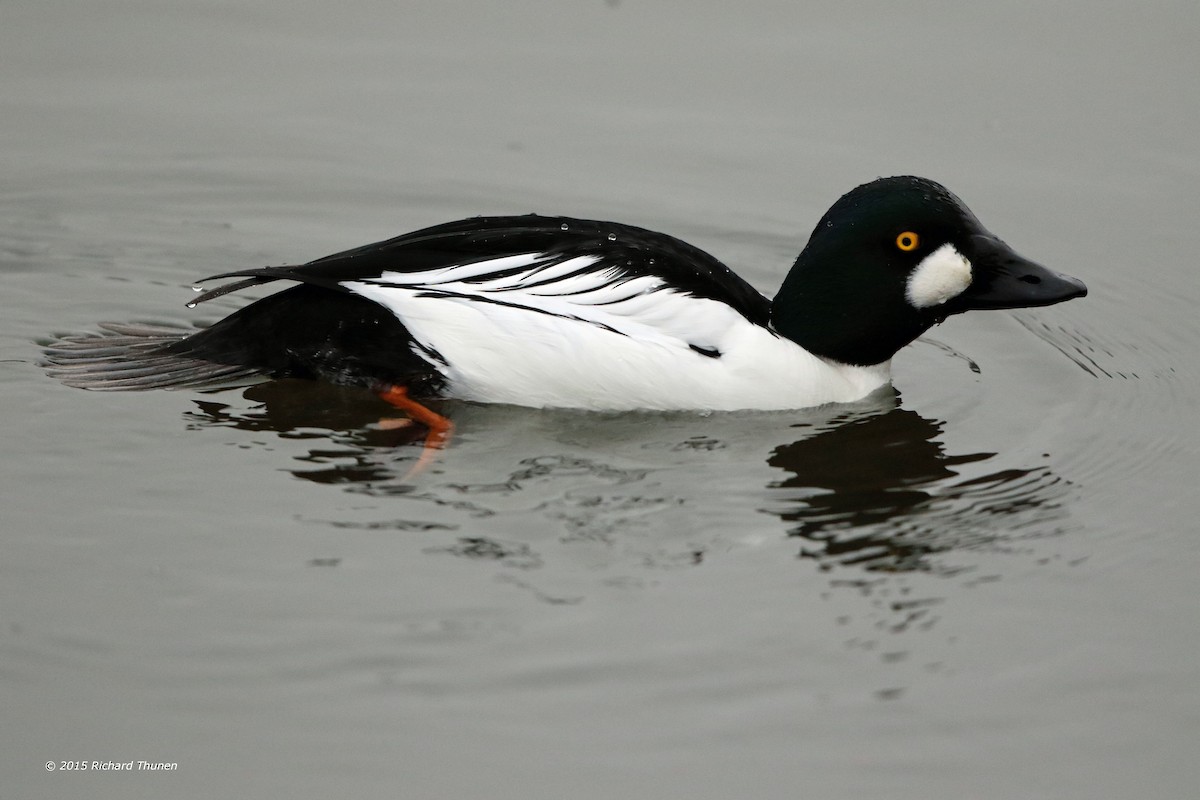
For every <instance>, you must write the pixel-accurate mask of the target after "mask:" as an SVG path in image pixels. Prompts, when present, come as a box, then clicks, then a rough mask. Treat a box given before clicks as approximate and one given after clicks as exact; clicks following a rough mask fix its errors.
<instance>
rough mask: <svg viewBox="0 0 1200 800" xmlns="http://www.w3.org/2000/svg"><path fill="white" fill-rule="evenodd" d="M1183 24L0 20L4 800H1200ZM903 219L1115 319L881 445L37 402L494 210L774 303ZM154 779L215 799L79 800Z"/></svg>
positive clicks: (926, 413) (935, 393)
mask: <svg viewBox="0 0 1200 800" xmlns="http://www.w3.org/2000/svg"><path fill="white" fill-rule="evenodd" d="M1198 23H1200V12H1198V11H1197V10H1196V7H1195V6H1194V4H1183V3H1154V4H1150V5H1141V6H1136V7H1135V6H1133V5H1120V4H1101V5H1097V4H1094V3H1082V2H1077V1H1075V2H1066V3H1061V4H1057V5H1054V6H1046V5H1045V4H1033V3H1019V4H997V5H990V4H989V5H983V4H949V3H936V2H927V3H916V4H892V3H865V4H844V6H843V7H839V8H838V9H836V10H830V9H828V8H824V7H821V6H812V7H807V6H806V5H805V4H797V3H794V2H788V3H782V2H779V3H773V2H766V1H765V0H764V1H763V2H757V1H755V0H751V1H750V2H747V3H741V4H738V5H737V7H736V9H734V7H733V6H731V5H728V4H719V3H703V2H702V3H696V2H691V3H684V2H679V1H678V0H665V1H664V2H653V3H650V2H633V1H632V0H623V1H622V2H601V1H600V0H593V1H589V2H579V3H567V4H564V3H551V2H524V1H522V2H508V3H503V4H494V5H483V4H478V3H457V2H440V3H437V4H432V3H430V4H407V3H372V2H345V3H338V4H325V3H317V2H311V1H310V0H303V1H302V2H290V3H276V2H271V1H270V0H250V1H249V2H243V3H236V4H230V3H201V2H186V3H184V2H181V3H171V4H161V3H149V2H145V1H144V0H128V1H127V2H117V0H97V1H96V2H89V3H86V4H85V3H75V2H66V1H65V0H59V1H58V2H47V1H46V0H42V1H41V2H36V3H34V2H25V1H24V0H17V1H16V2H8V3H5V4H4V5H3V7H2V8H0V283H2V290H3V291H2V300H0V307H2V309H3V316H2V318H0V320H2V324H0V384H2V385H3V389H2V391H3V397H4V411H5V413H4V414H2V415H0V441H2V442H3V448H4V456H3V458H0V486H2V487H3V497H2V503H0V543H2V544H0V720H2V722H0V781H2V782H3V785H4V788H3V789H0V795H3V796H4V797H16V798H26V797H56V798H57V797H87V798H131V797H223V796H228V797H256V798H273V797H280V798H283V797H288V798H291V797H318V796H322V797H323V796H345V797H420V798H440V797H455V798H467V797H488V798H530V797H571V798H613V797H623V798H671V797H691V798H730V797H758V798H775V797H779V798H783V797H804V798H830V799H836V798H856V799H859V798H901V799H903V798H914V800H915V799H916V798H920V800H929V799H930V798H954V799H956V800H957V799H960V798H987V799H990V798H996V799H997V800H999V799H1000V798H1006V799H1007V798H1081V799H1082V798H1087V799H1088V800H1095V798H1129V797H1152V798H1171V799H1176V798H1184V797H1194V796H1196V787H1197V786H1200V767H1198V761H1197V759H1196V749H1197V741H1198V738H1200V636H1198V635H1197V631H1198V625H1197V623H1198V621H1200V604H1198V603H1197V601H1196V599H1195V594H1194V591H1195V590H1194V586H1195V583H1196V575H1197V574H1198V573H1200V569H1198V568H1200V557H1198V552H1200V550H1198V548H1197V546H1196V542H1195V538H1196V535H1197V533H1198V532H1200V531H1198V530H1197V529H1198V528H1200V523H1198V522H1197V512H1200V502H1198V500H1197V493H1196V486H1195V484H1196V475H1197V474H1198V472H1200V455H1198V452H1200V436H1198V435H1197V425H1196V410H1197V399H1196V398H1197V388H1198V380H1197V365H1198V361H1200V360H1198V359H1197V357H1196V355H1195V353H1196V348H1197V345H1198V344H1200V326H1198V325H1197V322H1196V320H1197V316H1196V313H1195V308H1194V306H1195V304H1196V301H1197V299H1200V286H1198V282H1197V279H1196V274H1197V273H1196V264H1195V258H1196V256H1195V254H1196V253H1197V252H1200V227H1198V226H1197V225H1196V215H1197V212H1198V211H1200V190H1198V189H1197V186H1200V145H1198V144H1197V138H1196V135H1195V131H1196V130H1197V126H1198V123H1200V102H1198V100H1200V90H1197V88H1196V86H1197V84H1196V81H1195V76H1196V75H1197V74H1200V55H1197V49H1196V47H1195V41H1196V35H1197V33H1198V32H1200V25H1198ZM898 173H915V174H923V175H927V176H929V177H931V178H934V179H936V180H940V181H942V182H944V183H945V184H946V185H948V186H949V187H950V188H951V189H952V190H954V191H955V192H956V193H958V194H959V195H960V196H961V197H963V198H964V199H965V200H966V202H967V203H968V204H969V205H970V206H971V207H972V208H973V210H974V211H975V212H976V213H977V214H978V215H979V216H980V218H981V219H982V220H983V221H984V223H985V224H987V225H988V226H989V227H990V228H991V229H992V230H994V231H995V232H996V233H998V234H999V235H1000V236H1002V237H1003V238H1005V239H1006V240H1007V241H1009V242H1010V243H1011V244H1012V245H1013V246H1014V247H1015V248H1016V249H1018V250H1019V251H1020V252H1022V253H1024V254H1026V255H1028V256H1029V257H1031V258H1034V259H1036V260H1038V261H1040V262H1042V263H1045V264H1047V265H1048V266H1050V267H1052V268H1054V269H1057V270H1059V271H1062V272H1067V273H1070V274H1073V275H1077V276H1079V277H1080V278H1082V279H1083V280H1085V281H1086V282H1087V283H1088V286H1089V288H1090V290H1091V294H1090V295H1089V296H1088V297H1087V298H1086V299H1084V300H1079V301H1073V302H1071V303H1068V304H1065V305H1061V306H1056V307H1053V308H1046V309H1036V310H1025V311H1014V312H988V313H975V314H971V315H965V316H962V317H958V318H955V319H953V320H951V321H949V322H947V323H945V324H943V325H942V326H940V327H938V328H936V329H934V330H932V331H930V332H929V334H928V335H927V336H926V337H925V338H924V339H922V340H921V341H919V342H917V343H916V344H915V345H914V346H912V347H911V348H908V349H907V350H905V351H904V352H903V353H901V354H900V356H899V357H898V358H897V360H896V364H895V373H896V374H895V391H894V392H893V391H885V392H881V393H879V394H878V395H876V396H874V397H872V398H871V399H869V400H868V401H865V402H863V403H861V404H857V405H854V406H849V407H836V408H823V409H815V410H811V411H803V412H789V413H746V414H711V415H703V414H686V413H679V414H585V413H578V412H571V411H553V412H551V411H535V410H529V409H518V408H509V407H487V406H480V405H470V404H461V403H447V404H446V405H445V406H444V410H445V411H446V413H448V415H449V416H451V417H452V418H453V420H454V421H455V423H456V425H457V429H458V434H457V436H456V438H455V439H454V441H453V443H452V445H451V447H449V448H448V449H447V450H446V451H444V452H443V453H441V454H440V457H439V459H438V461H437V463H436V464H435V465H434V467H433V468H432V469H431V470H428V471H427V472H425V473H423V474H421V475H419V476H417V477H415V478H411V479H406V478H405V474H406V473H407V472H408V470H409V468H410V467H411V466H412V464H413V463H414V461H415V458H416V456H417V455H418V453H419V448H417V447H414V446H413V445H412V443H411V441H410V440H411V433H406V432H405V431H385V430H381V429H380V428H379V426H378V424H377V422H378V420H379V418H380V417H381V416H382V415H384V414H385V413H386V408H385V407H382V406H381V405H380V403H379V402H378V401H377V400H375V399H374V398H372V397H371V396H369V395H364V394H363V393H359V392H353V391H346V390H339V389H334V388H331V387H323V386H316V385H311V384H305V383H301V382H278V383H271V384H264V385H261V386H258V387H254V388H251V389H248V390H238V391H227V392H219V393H212V394H198V393H189V392H157V393H143V394H98V393H89V392H83V391H78V390H73V389H69V388H66V387H63V386H60V385H59V384H58V383H56V382H54V381H53V380H51V379H49V378H47V377H45V376H44V375H43V373H42V371H41V369H40V368H39V367H38V366H37V364H36V362H37V358H38V343H39V342H45V341H46V340H47V339H48V338H49V337H51V336H52V335H54V334H57V333H63V332H72V331H86V330H91V329H93V328H94V326H95V323H96V322H97V321H99V320H115V321H127V320H145V321H155V322H163V323H171V324H184V325H188V324H203V323H205V322H211V321H212V320H213V319H215V318H216V317H218V316H220V315H223V314H225V313H228V312H229V311H230V310H232V309H234V308H238V307H240V306H241V305H242V304H244V303H245V302H246V301H247V297H239V296H230V297H225V298H221V299H220V300H218V301H215V302H214V303H213V304H211V306H212V307H209V308H203V307H202V308H200V309H197V310H195V311H192V310H189V309H187V308H185V307H184V303H185V302H187V301H188V300H189V299H190V298H191V297H192V296H193V295H192V293H191V291H190V289H189V287H190V286H191V285H192V283H193V282H194V281H196V280H197V279H199V278H201V277H203V276H205V275H209V274H212V273H215V272H220V271H224V270H228V269H233V268H237V267H247V266H257V265H262V264H271V263H297V262H302V261H306V260H309V259H312V258H315V257H318V256H321V255H325V254H327V253H331V252H334V251H337V250H341V249H345V248H348V247H351V246H355V245H358V244H362V243H365V242H368V241H373V240H378V239H382V238H386V237H388V236H392V235H395V234H397V233H400V232H403V231H406V230H413V229H416V228H418V227H421V226H423V225H428V224H433V223H436V222H440V221H444V220H448V219H453V218H458V217H464V216H470V215H475V214H481V213H525V212H529V211H539V212H543V213H562V214H570V215H575V216H584V217H598V218H605V219H616V220H620V221H623V222H628V223H631V224H636V225H642V226H645V227H651V228H655V229H659V230H663V231H666V232H669V233H672V234H674V235H677V236H681V237H683V238H685V239H688V240H689V241H692V242H693V243H695V244H697V245H699V246H701V247H703V248H705V249H706V250H708V251H710V252H712V253H713V254H715V255H716V256H718V257H719V258H721V259H722V260H724V261H726V263H728V264H730V265H731V266H732V267H733V268H734V269H736V270H737V271H738V272H739V273H740V274H743V275H745V276H746V277H747V278H748V279H749V280H750V281H751V282H752V283H754V284H755V285H756V286H759V287H760V288H762V289H763V290H764V291H766V292H768V293H773V291H774V290H775V288H776V287H777V286H778V284H779V282H780V280H781V279H782V276H783V274H784V272H785V271H786V269H787V267H788V266H789V265H790V263H791V261H792V259H794V258H795V254H796V252H797V251H798V250H799V248H800V247H801V245H802V244H803V242H804V240H805V239H806V237H807V234H808V232H809V231H810V230H811V228H812V226H813V225H814V224H815V222H816V220H817V219H818V218H819V217H820V215H821V213H823V212H824V210H825V209H826V208H827V207H828V206H829V205H830V204H831V203H832V202H833V201H834V200H835V199H836V198H837V197H838V196H839V195H840V194H842V193H843V192H845V191H847V190H849V189H850V188H852V187H853V186H854V185H856V184H858V183H862V182H864V181H867V180H870V179H871V178H873V177H875V176H877V175H883V174H898ZM138 760H144V761H148V762H168V763H175V764H177V765H178V768H177V769H176V770H173V771H170V772H157V773H150V772H146V771H134V772H131V773H125V772H112V771H106V772H94V771H91V770H89V771H86V772H82V771H78V770H70V769H67V770H64V769H61V766H62V762H71V761H74V762H80V761H82V762H87V763H88V764H89V765H90V763H91V762H93V761H114V762H128V761H135V762H136V761H138ZM47 762H53V765H54V766H55V767H56V769H55V770H54V771H48V770H47V768H46V764H47ZM68 766H69V765H68Z"/></svg>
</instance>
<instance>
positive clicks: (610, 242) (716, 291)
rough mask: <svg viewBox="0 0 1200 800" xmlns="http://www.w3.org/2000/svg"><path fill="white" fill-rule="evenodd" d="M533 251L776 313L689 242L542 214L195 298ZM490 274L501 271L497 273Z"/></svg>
mask: <svg viewBox="0 0 1200 800" xmlns="http://www.w3.org/2000/svg"><path fill="white" fill-rule="evenodd" d="M533 253H537V254H543V255H545V256H546V257H548V258H549V259H551V260H553V261H555V262H563V261H566V260H568V259H571V258H575V257H579V256H590V257H592V258H598V259H599V260H598V261H597V262H596V263H597V264H598V265H600V266H603V267H606V268H610V269H613V270H615V271H617V272H618V273H619V274H620V275H621V276H622V277H623V278H636V277H641V276H649V277H656V278H658V279H660V280H661V281H662V282H663V283H664V284H666V286H668V287H670V288H672V289H674V290H676V291H680V292H683V293H686V294H689V295H692V296H694V297H701V298H705V299H709V300H716V301H718V302H721V303H725V304H726V305H729V306H730V307H732V308H733V309H734V310H736V311H737V312H738V313H740V314H741V315H742V316H744V317H745V318H746V319H747V320H749V321H750V322H752V323H754V324H756V325H766V324H767V321H768V320H769V318H770V301H769V300H767V299H766V298H765V297H763V295H762V294H761V293H759V292H758V290H756V289H755V288H754V287H753V286H751V285H750V284H749V283H747V282H746V281H745V280H743V279H742V278H740V277H738V276H737V275H736V274H734V272H733V271H732V270H730V269H729V268H728V267H726V266H725V265H724V264H722V263H721V262H720V261H718V260H717V259H716V258H714V257H712V256H711V255H709V254H708V253H706V252H704V251H703V250H701V249H699V248H697V247H693V246H692V245H690V244H688V243H687V242H684V241H682V240H680V239H676V238H675V237H673V236H667V235H666V234H662V233H655V232H654V231H649V230H646V229H644V228H637V227H634V226H632V225H622V224H620V223H614V222H597V221H594V220H582V219H572V218H569V217H543V216H538V215H536V214H529V215H526V216H515V217H511V216H509V217H474V218H471V219H464V220H459V221H457V222H448V223H445V224H442V225H436V226H434V227H431V228H425V229H422V230H419V231H414V232H412V233H406V234H404V235H402V236H397V237H396V238H394V239H388V240H387V241H383V242H376V243H375V244H369V245H365V246H363V247H357V248H355V249H353V250H346V251H344V252H341V253H335V254H333V255H330V256H325V257H324V258H320V259H317V260H316V261H311V262H309V263H307V264H303V265H300V266H288V267H260V268H257V269H245V270H236V271H234V272H226V273H223V274H221V275H214V276H213V277H211V278H208V279H207V280H221V279H226V278H244V279H245V280H241V281H236V282H234V283H230V284H226V285H225V286H221V287H218V288H216V289H213V290H211V291H208V292H205V293H204V294H202V295H200V296H199V297H197V298H196V299H195V301H194V303H202V302H204V301H206V300H211V299H212V298H214V297H220V296H221V295H224V294H228V293H229V292H233V291H237V290H239V289H244V288H247V287H250V286H256V285H259V284H263V283H269V282H271V281H276V280H291V281H298V282H301V283H307V284H312V285H316V286H321V287H324V288H328V289H335V290H341V291H345V289H344V287H342V285H341V283H342V282H343V281H355V280H363V279H369V278H377V277H379V276H380V275H381V274H382V273H384V272H385V271H386V272H399V273H411V272H422V271H426V270H432V269H438V268H440V267H447V266H455V265H462V264H471V263H476V262H482V261H490V260H494V259H497V258H503V257H505V256H515V255H522V254H533ZM527 269H528V267H527V266H522V267H515V268H513V272H514V273H518V272H523V271H526V270H527ZM490 277H492V278H495V277H499V276H498V275H497V274H496V273H492V274H491V275H490Z"/></svg>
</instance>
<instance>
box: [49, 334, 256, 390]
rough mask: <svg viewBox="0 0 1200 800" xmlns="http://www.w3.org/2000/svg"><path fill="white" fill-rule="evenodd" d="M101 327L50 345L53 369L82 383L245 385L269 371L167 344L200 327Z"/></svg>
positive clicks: (110, 386) (98, 386)
mask: <svg viewBox="0 0 1200 800" xmlns="http://www.w3.org/2000/svg"><path fill="white" fill-rule="evenodd" d="M100 329H101V333H98V334H86V335H82V336H64V337H62V338H61V339H59V340H57V341H55V342H53V343H51V344H49V345H47V346H46V348H45V349H44V351H43V353H44V359H43V361H42V365H43V366H44V367H45V368H46V372H47V374H49V375H50V376H51V377H54V378H57V379H58V380H60V381H62V382H63V383H65V384H66V385H67V386H74V387H77V388H80V389H92V390H95V391H138V390H143V389H218V388H225V387H231V386H244V385H247V384H249V383H254V382H256V381H257V380H261V379H262V378H263V375H262V373H261V372H259V371H258V370H256V369H253V368H251V367H245V366H235V365H229V364H218V363H215V362H212V361H205V360H203V359H198V358H190V357H188V356H186V355H178V354H175V353H171V352H169V351H168V350H167V347H168V346H169V345H172V344H175V343H176V342H179V341H181V340H182V339H185V338H186V337H187V336H188V335H190V334H191V333H194V331H189V330H186V329H182V328H171V327H166V326H162V325H146V324H139V323H133V324H119V323H112V322H106V323H101V324H100Z"/></svg>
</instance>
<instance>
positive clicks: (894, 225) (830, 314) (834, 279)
mask: <svg viewBox="0 0 1200 800" xmlns="http://www.w3.org/2000/svg"><path fill="white" fill-rule="evenodd" d="M1086 294H1087V287H1086V286H1084V285H1083V283H1082V282H1081V281H1079V280H1078V279H1076V278H1072V277H1070V276H1068V275H1060V274H1058V273H1056V272H1052V271H1051V270H1048V269H1046V268H1045V267H1043V266H1041V265H1039V264H1035V263H1034V262H1032V261H1029V260H1027V259H1025V258H1023V257H1021V256H1019V255H1017V254H1016V253H1015V252H1014V251H1013V250H1012V248H1010V247H1009V246H1008V245H1006V244H1005V243H1004V242H1002V241H1001V240H1000V239H999V238H997V237H996V236H995V235H994V234H992V233H991V232H989V231H988V230H987V229H986V228H984V227H983V225H982V224H981V223H980V222H979V220H978V219H976V218H975V215H974V214H972V213H971V211H970V210H969V209H968V208H967V207H966V206H965V205H964V204H963V202H962V201H961V200H959V199H958V198H957V197H955V196H954V195H953V194H951V193H950V192H949V191H948V190H947V189H946V188H945V187H944V186H942V185H941V184H938V183H935V182H934V181H931V180H927V179H925V178H916V177H910V176H905V177H896V178H880V179H878V180H875V181H872V182H871V183H867V184H864V185H862V186H859V187H858V188H857V189H854V190H853V191H851V192H849V193H848V194H846V195H845V196H843V197H842V198H841V199H840V200H838V201H837V202H836V203H834V204H833V207H832V208H830V209H829V211H828V212H826V214H825V216H824V217H822V218H821V221H820V222H819V223H817V227H816V229H814V230H813V233H812V236H811V237H810V238H809V240H808V244H807V245H806V246H805V248H804V251H803V252H802V253H800V256H799V258H797V259H796V263H795V265H794V266H793V267H792V270H791V272H790V273H788V276H787V278H786V280H784V282H783V286H782V287H781V288H780V290H779V293H778V294H777V295H776V296H775V300H774V301H773V303H772V310H771V323H772V325H773V326H774V327H775V330H776V331H778V332H779V333H780V334H781V335H783V336H786V337H787V338H789V339H791V340H793V341H794V342H796V343H797V344H799V345H800V346H802V347H804V348H805V349H806V350H808V351H809V352H811V353H815V354H816V355H819V356H823V357H825V358H830V359H833V360H835V361H840V362H842V363H846V364H858V365H864V366H865V365H869V364H878V363H881V362H883V361H887V360H888V359H890V358H891V357H892V356H893V355H895V353H896V351H897V350H899V349H900V348H901V347H904V345H906V344H908V343H909V342H911V341H912V340H913V339H915V338H917V337H918V336H920V335H921V334H922V333H923V332H924V331H925V330H927V329H928V328H929V327H930V326H932V325H935V324H937V323H938V322H941V321H942V320H944V319H945V318H946V317H948V316H950V315H951V314H958V313H960V312H962V311H969V310H971V309H977V308H1025V307H1029V306H1048V305H1051V304H1053V303H1061V302H1062V301H1064V300H1070V299H1071V298H1073V297H1083V296H1084V295H1086Z"/></svg>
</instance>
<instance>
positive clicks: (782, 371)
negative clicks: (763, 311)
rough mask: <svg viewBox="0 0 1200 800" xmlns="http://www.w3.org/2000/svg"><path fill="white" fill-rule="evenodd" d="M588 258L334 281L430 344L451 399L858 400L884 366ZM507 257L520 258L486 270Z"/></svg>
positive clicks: (767, 403) (718, 405) (576, 403)
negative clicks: (827, 354)
mask: <svg viewBox="0 0 1200 800" xmlns="http://www.w3.org/2000/svg"><path fill="white" fill-rule="evenodd" d="M599 260H600V259H598V258H597V257H595V256H580V257H577V258H574V259H570V260H568V261H564V262H562V263H553V262H551V261H550V259H549V258H548V257H546V256H542V255H540V254H536V253H531V254H526V255H517V256H509V257H506V258H500V259H494V260H491V261H485V262H475V263H472V264H462V265H454V266H450V267H443V268H439V269H434V270H428V271H425V272H414V273H399V272H385V273H384V274H383V275H381V276H380V277H378V278H373V279H365V280H358V281H346V282H344V283H343V285H344V286H345V287H346V288H348V289H350V290H351V291H353V292H355V293H356V294H359V295H362V296H363V297H367V298H369V299H371V300H374V301H375V302H377V303H380V304H381V305H383V306H384V307H385V308H387V309H389V310H390V311H391V312H392V313H393V314H395V315H396V317H397V318H399V319H400V321H401V322H403V323H404V325H405V327H407V328H408V330H409V332H410V333H411V334H412V335H413V337H414V338H415V339H416V340H417V341H418V342H420V343H421V344H422V345H423V346H425V347H427V348H429V349H431V350H433V351H436V352H437V353H438V354H440V355H441V356H442V357H443V358H444V359H445V361H446V362H447V366H445V367H442V366H441V365H439V368H440V369H442V372H443V373H444V375H445V377H446V378H447V381H448V386H447V390H448V393H449V394H450V395H451V396H454V397H458V398H461V399H464V400H476V401H480V402H488V403H511V404H514V405H524V406H550V407H569V408H586V409H593V410H620V409H637V408H643V409H713V410H736V409H752V408H753V409H788V408H805V407H809V406H815V405H822V404H824V403H834V402H849V401H852V400H858V399H860V398H862V397H865V396H866V395H868V394H870V393H871V392H872V391H873V390H875V389H877V388H878V387H880V386H882V385H884V384H885V383H887V382H888V380H889V379H890V370H889V364H887V363H885V364H880V365H876V366H874V367H851V366H846V365H842V364H836V363H834V362H829V361H826V360H824V359H820V358H818V357H816V356H814V355H812V354H811V353H809V352H807V351H806V350H804V349H803V348H801V347H799V346H798V345H796V344H795V343H793V342H791V341H789V340H787V339H784V338H782V337H780V336H777V335H775V334H774V333H773V332H771V331H769V330H767V329H766V328H762V327H759V326H757V325H753V324H751V323H749V322H748V321H747V320H746V319H745V318H744V317H742V316H741V315H740V314H738V313H737V312H736V311H734V310H733V309H732V308H730V307H729V306H727V305H725V304H724V303H720V302H717V301H715V300H705V299H698V298H695V297H691V296H689V295H686V294H684V293H682V292H678V291H675V290H672V289H670V288H667V286H666V285H665V284H664V283H663V281H662V280H661V279H659V278H656V277H651V276H641V277H624V276H622V273H621V272H620V271H619V270H616V269H612V268H606V267H604V266H600V265H597V262H598V261H599ZM542 262H546V263H542ZM518 266H520V267H528V269H526V270H524V271H522V272H519V273H516V274H512V275H508V276H495V277H493V278H488V277H487V276H488V274H489V273H496V272H497V271H500V270H507V269H512V268H513V267H518ZM588 267H594V268H593V269H587V268H588ZM573 273H574V274H573ZM693 345H694V346H695V347H699V348H703V349H705V350H709V351H715V352H719V353H720V356H719V357H715V358H714V357H709V356H705V355H702V354H700V353H698V352H696V350H694V349H693Z"/></svg>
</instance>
